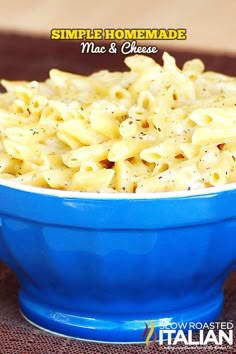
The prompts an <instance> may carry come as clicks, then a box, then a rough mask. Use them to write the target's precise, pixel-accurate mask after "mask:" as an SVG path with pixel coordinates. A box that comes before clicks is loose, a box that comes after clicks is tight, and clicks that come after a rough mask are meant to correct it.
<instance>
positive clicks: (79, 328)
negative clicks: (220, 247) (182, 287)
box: [19, 290, 223, 343]
mask: <svg viewBox="0 0 236 354" xmlns="http://www.w3.org/2000/svg"><path fill="white" fill-rule="evenodd" d="M19 302H20V309H21V312H22V315H23V317H24V318H25V319H26V320H28V321H29V322H30V323H32V324H33V325H35V326H37V327H39V328H41V329H43V330H45V331H48V332H50V333H53V334H57V335H62V336H66V337H73V338H77V339H81V340H89V341H96V342H108V343H141V342H144V341H145V336H144V335H143V334H144V331H145V328H146V324H147V325H148V326H149V328H150V321H152V322H153V323H154V325H155V332H156V333H158V330H159V329H161V328H162V327H160V326H163V325H164V324H165V325H167V324H168V325H169V326H171V329H173V328H174V327H176V326H179V325H180V324H181V323H184V324H187V327H186V328H185V329H184V328H182V329H183V330H184V331H185V332H187V330H188V329H189V327H188V326H189V324H191V323H209V322H212V321H214V320H216V319H217V317H218V316H219V314H220V312H221V310H222V306H223V292H219V293H218V294H217V296H215V297H214V298H213V299H212V298H211V299H209V301H207V302H204V303H203V304H198V305H196V306H194V307H191V308H187V309H181V310H180V311H177V310H176V311H175V312H173V313H166V314H164V313H161V315H160V316H158V315H156V314H151V318H150V315H146V316H145V314H142V315H139V314H137V315H136V316H127V317H125V316H121V315H120V316H112V315H111V316H110V317H109V318H108V317H105V316H104V317H101V316H100V317H98V316H96V315H95V314H90V316H88V315H87V316H86V315H84V316H83V315H77V314H76V313H69V311H68V312H67V311H66V310H65V309H60V308H56V307H55V308H54V307H52V306H49V305H46V304H42V303H39V302H37V300H36V299H34V298H32V297H30V296H28V294H26V293H25V292H23V291H22V290H21V291H20V293H19ZM178 328H179V327H177V330H178ZM146 335H147V334H146Z"/></svg>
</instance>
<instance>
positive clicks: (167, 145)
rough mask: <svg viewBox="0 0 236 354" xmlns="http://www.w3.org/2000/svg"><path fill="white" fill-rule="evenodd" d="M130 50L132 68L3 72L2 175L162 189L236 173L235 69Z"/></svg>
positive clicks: (68, 186) (64, 184)
mask: <svg viewBox="0 0 236 354" xmlns="http://www.w3.org/2000/svg"><path fill="white" fill-rule="evenodd" d="M163 62H164V64H163V66H161V65H159V64H157V63H156V62H155V61H154V60H153V59H151V58H149V57H145V56H142V55H135V56H130V57H126V59H125V63H126V65H127V66H128V67H129V69H130V70H129V71H127V72H108V71H106V70H103V71H100V72H96V73H94V74H92V75H90V76H82V75H76V74H71V73H66V72H62V71H59V70H55V69H53V70H51V71H50V78H49V79H48V80H46V81H45V82H42V83H39V82H36V81H32V82H25V81H15V82H11V81H6V80H2V85H3V86H4V87H5V89H6V92H5V93H3V94H1V95H0V178H3V179H9V180H12V181H15V182H18V183H22V184H29V185H33V186H39V187H45V188H55V189H62V190H75V191H85V192H92V191H95V192H122V193H123V192H131V193H133V192H136V193H142V192H164V191H175V190H190V189H197V188H202V187H210V186H217V185H223V184H226V183H231V182H236V162H235V159H236V78H233V77H228V76H225V75H222V74H219V73H215V72H204V65H203V63H202V62H201V61H200V60H198V59H194V60H191V61H188V62H186V63H185V64H184V66H183V68H182V70H180V69H179V68H178V67H177V66H176V64H175V60H174V58H173V57H171V56H170V55H168V54H167V53H164V55H163Z"/></svg>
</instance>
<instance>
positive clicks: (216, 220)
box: [0, 181, 236, 342]
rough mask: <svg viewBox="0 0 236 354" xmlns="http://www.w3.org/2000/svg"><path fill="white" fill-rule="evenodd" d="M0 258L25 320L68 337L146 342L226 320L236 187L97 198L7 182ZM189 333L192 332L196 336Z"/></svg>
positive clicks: (234, 251) (234, 255)
mask: <svg viewBox="0 0 236 354" xmlns="http://www.w3.org/2000/svg"><path fill="white" fill-rule="evenodd" d="M0 225H1V235H0V258H1V259H2V260H3V261H5V262H6V263H7V264H8V265H9V266H10V267H11V268H12V269H13V270H14V271H15V273H16V275H17V277H18V280H19V283H20V290H19V302H20V308H21V311H22V313H23V315H24V316H25V317H26V318H28V319H29V320H30V321H31V322H33V323H35V324H36V325H38V326H40V327H42V328H45V329H47V330H49V331H53V332H56V333H59V334H63V335H68V336H72V337H76V338H81V339H88V340H96V341H108V342H141V341H144V340H145V338H144V337H143V332H144V330H145V326H146V323H150V321H151V320H152V321H153V322H154V324H155V330H156V331H157V332H158V328H159V326H161V325H162V324H163V323H165V324H166V325H167V324H169V325H171V323H181V322H187V323H190V322H210V321H213V320H215V319H217V317H218V315H219V313H220V311H221V308H222V304H223V290H222V286H223V283H224V281H225V278H226V277H227V275H228V274H229V273H230V272H231V271H232V270H233V269H235V268H236V185H235V184H232V185H227V186H224V187H219V188H215V187H214V188H209V189H204V190H198V191H186V192H170V193H169V192H168V193H156V194H154V193H153V194H140V195H135V194H132V195H131V194H97V193H78V192H64V191H55V190H46V189H41V188H35V187H28V186H19V185H16V184H14V183H11V182H8V181H1V183H0ZM186 329H187V328H186Z"/></svg>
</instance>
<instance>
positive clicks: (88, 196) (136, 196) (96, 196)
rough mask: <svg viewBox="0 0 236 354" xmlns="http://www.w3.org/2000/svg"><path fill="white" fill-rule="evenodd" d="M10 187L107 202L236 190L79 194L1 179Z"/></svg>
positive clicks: (228, 187)
mask: <svg viewBox="0 0 236 354" xmlns="http://www.w3.org/2000/svg"><path fill="white" fill-rule="evenodd" d="M1 186H3V187H8V188H11V189H15V190H17V191H22V192H27V193H32V194H40V195H46V196H48V197H49V196H52V197H59V198H66V199H67V198H69V199H91V200H93V199H94V200H95V199H96V200H97V199H101V200H103V199H105V200H109V199H110V200H114V199H122V200H130V199H131V200H140V199H141V200H143V199H150V200H156V199H175V198H178V199H179V198H191V197H201V196H202V197H208V196H209V197H212V196H214V195H216V194H219V193H222V192H226V191H233V190H236V182H233V183H228V184H224V185H221V186H214V187H207V188H199V189H192V190H182V191H169V192H144V193H119V192H117V193H112V192H101V193H99V192H79V191H66V190H60V189H52V188H43V187H36V186H30V185H24V184H20V183H17V182H14V181H10V180H5V179H2V178H0V188H1Z"/></svg>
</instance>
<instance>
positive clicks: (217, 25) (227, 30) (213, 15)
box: [0, 0, 236, 53]
mask: <svg viewBox="0 0 236 354" xmlns="http://www.w3.org/2000/svg"><path fill="white" fill-rule="evenodd" d="M235 14H236V0H224V1H222V0H198V1H189V0H178V1H174V0H145V1H138V0H119V1H112V0H110V1H108V0H100V1H93V0H90V1H76V0H40V1H38V0H8V1H6V0H0V30H1V29H4V30H13V31H21V32H25V33H29V34H38V35H39V34H40V35H41V34H43V35H45V36H46V37H47V36H49V33H50V30H51V28H53V27H67V28H68V27H69V28H73V27H74V28H89V27H92V28H96V27H99V28H105V27H108V28H110V27H113V28H119V27H120V28H137V27H141V28H145V27H148V28H171V27H172V28H178V27H180V28H183V27H185V28H187V35H188V39H187V40H186V41H168V46H171V47H172V46H173V47H175V48H184V49H197V50H198V49H200V50H205V51H206V50H207V51H220V52H221V53H236V39H235V34H236V21H235ZM164 44H165V43H164Z"/></svg>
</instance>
